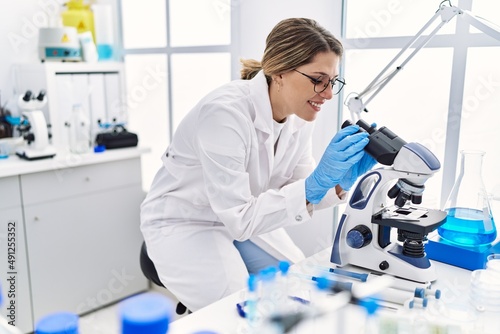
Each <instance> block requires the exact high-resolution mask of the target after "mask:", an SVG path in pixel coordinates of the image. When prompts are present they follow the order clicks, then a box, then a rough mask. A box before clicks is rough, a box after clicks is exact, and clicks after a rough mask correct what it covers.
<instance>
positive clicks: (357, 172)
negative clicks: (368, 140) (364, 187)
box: [339, 151, 377, 190]
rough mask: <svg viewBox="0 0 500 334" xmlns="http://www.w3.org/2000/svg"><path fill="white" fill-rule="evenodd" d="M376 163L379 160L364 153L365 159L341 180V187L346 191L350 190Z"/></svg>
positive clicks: (353, 166)
mask: <svg viewBox="0 0 500 334" xmlns="http://www.w3.org/2000/svg"><path fill="white" fill-rule="evenodd" d="M376 163H377V160H375V159H374V158H373V157H372V156H371V155H369V154H368V153H366V152H365V151H363V157H362V158H361V159H360V160H359V161H358V162H357V163H355V164H354V165H352V167H351V168H350V169H349V170H348V171H347V173H346V174H345V175H344V177H343V178H342V180H340V183H339V185H340V186H341V187H342V189H344V190H350V189H351V187H352V185H353V184H354V182H356V180H357V179H358V177H360V176H361V175H363V174H364V173H366V172H367V171H369V170H370V169H372V167H373V166H375V164H376Z"/></svg>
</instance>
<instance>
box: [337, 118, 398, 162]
mask: <svg viewBox="0 0 500 334" xmlns="http://www.w3.org/2000/svg"><path fill="white" fill-rule="evenodd" d="M356 124H357V125H358V126H359V131H358V132H363V131H366V132H368V133H369V135H370V136H369V137H368V140H369V142H368V145H366V146H365V151H366V152H367V153H368V154H370V155H371V156H372V157H373V158H375V160H377V162H379V163H381V164H382V165H386V166H390V165H392V164H393V163H394V159H396V156H397V155H398V153H399V150H401V147H403V146H404V145H405V144H406V141H404V140H403V139H401V138H400V137H398V135H396V134H395V133H394V132H392V131H391V130H389V129H388V128H386V127H385V126H383V127H381V128H380V129H377V128H376V127H374V126H372V125H370V124H368V123H366V122H365V121H363V120H361V119H360V120H359V121H357V122H356ZM349 125H353V124H352V123H351V121H349V120H346V121H345V122H344V123H342V128H345V127H347V126H349Z"/></svg>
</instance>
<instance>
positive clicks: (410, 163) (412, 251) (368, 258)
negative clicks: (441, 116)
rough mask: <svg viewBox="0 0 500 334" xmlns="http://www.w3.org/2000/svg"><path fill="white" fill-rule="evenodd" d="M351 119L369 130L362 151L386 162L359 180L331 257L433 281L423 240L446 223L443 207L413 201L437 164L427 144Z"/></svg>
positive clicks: (334, 260)
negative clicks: (432, 207)
mask: <svg viewBox="0 0 500 334" xmlns="http://www.w3.org/2000/svg"><path fill="white" fill-rule="evenodd" d="M356 124H358V125H359V126H360V131H367V132H368V133H369V134H370V136H369V140H370V141H369V143H368V145H367V146H366V147H365V151H366V152H367V153H368V154H370V155H371V156H372V157H374V158H375V159H376V160H377V162H379V163H380V164H382V165H385V166H384V167H381V168H377V169H373V170H370V171H368V172H367V173H366V174H364V175H363V176H362V177H361V179H360V180H359V181H358V183H357V185H356V187H355V189H354V191H353V192H352V195H351V197H350V200H349V202H348V205H347V208H346V210H345V212H344V213H343V214H342V217H341V218H340V222H339V224H338V227H337V230H336V232H335V237H334V243H333V248H332V254H331V258H330V261H331V262H332V263H335V264H337V265H338V266H340V267H342V266H345V265H347V264H351V265H354V266H358V267H362V268H366V269H370V270H373V271H376V272H380V273H387V274H390V275H393V276H397V277H401V278H405V279H408V280H412V281H417V282H424V283H427V282H432V281H434V280H436V279H437V276H436V272H435V268H434V267H433V266H432V264H431V262H430V261H429V259H428V258H427V256H426V253H425V249H424V245H425V243H426V240H427V234H428V233H430V232H432V231H433V230H435V229H437V228H438V227H439V226H440V225H442V224H444V223H445V222H446V212H444V211H441V210H433V209H426V208H422V207H418V206H417V205H418V204H421V203H422V193H423V191H424V189H425V186H424V183H425V182H426V181H427V179H428V178H430V177H431V176H432V175H433V174H434V173H436V172H437V171H438V170H439V169H440V168H441V164H440V163H439V160H438V159H437V158H436V157H435V156H434V154H433V153H432V152H431V151H429V150H428V149H427V148H426V147H424V146H422V145H421V144H418V143H406V142H405V141H404V140H402V139H401V138H400V137H398V136H397V135H396V134H394V133H393V132H392V131H390V130H389V129H387V128H386V127H382V128H380V129H376V128H375V127H373V126H370V125H368V124H367V123H366V122H364V121H363V120H359V121H358V122H357V123H356ZM348 125H351V123H350V122H349V121H346V122H344V124H343V125H342V127H345V126H348ZM390 200H394V202H393V204H392V203H390Z"/></svg>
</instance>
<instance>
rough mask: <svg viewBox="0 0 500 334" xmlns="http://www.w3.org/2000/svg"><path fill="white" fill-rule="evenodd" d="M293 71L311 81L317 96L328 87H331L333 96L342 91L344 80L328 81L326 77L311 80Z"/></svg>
mask: <svg viewBox="0 0 500 334" xmlns="http://www.w3.org/2000/svg"><path fill="white" fill-rule="evenodd" d="M294 71H295V72H298V73H300V74H302V75H303V76H305V77H307V78H309V80H311V81H312V83H313V84H314V91H315V92H316V93H317V94H321V93H323V92H324V91H325V90H326V89H327V88H328V85H331V87H332V94H333V95H337V94H338V93H340V91H341V90H342V88H344V85H345V80H344V79H342V78H335V79H330V78H329V77H328V76H326V75H322V76H320V77H318V78H313V77H311V76H310V75H307V74H305V73H302V72H300V71H297V70H296V69H294Z"/></svg>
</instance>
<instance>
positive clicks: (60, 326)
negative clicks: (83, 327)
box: [35, 312, 79, 334]
mask: <svg viewBox="0 0 500 334" xmlns="http://www.w3.org/2000/svg"><path fill="white" fill-rule="evenodd" d="M78 322H79V317H78V315H76V314H74V313H71V312H57V313H52V314H49V315H47V316H45V317H43V318H41V319H40V320H39V321H38V322H37V324H36V326H35V334H78V333H79V331H78V326H79V325H78Z"/></svg>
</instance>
